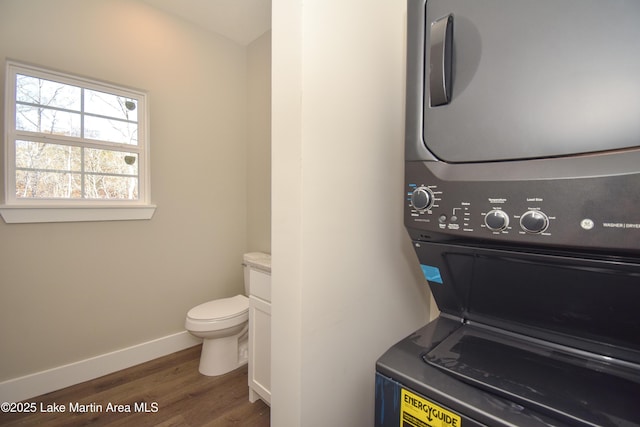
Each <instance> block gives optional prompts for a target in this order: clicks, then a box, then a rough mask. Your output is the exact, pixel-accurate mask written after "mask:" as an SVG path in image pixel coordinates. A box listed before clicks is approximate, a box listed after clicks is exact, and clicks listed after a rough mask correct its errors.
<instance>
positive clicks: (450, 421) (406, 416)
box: [400, 389, 462, 427]
mask: <svg viewBox="0 0 640 427" xmlns="http://www.w3.org/2000/svg"><path fill="white" fill-rule="evenodd" d="M400 397H401V401H400V427H462V420H461V419H460V417H459V416H458V415H456V414H454V413H453V412H451V411H447V410H446V409H444V408H443V407H441V406H438V405H436V404H435V403H433V402H430V401H428V400H427V399H425V398H423V397H421V396H418V395H416V394H413V393H411V392H410V391H408V390H405V389H402V391H401V395H400Z"/></svg>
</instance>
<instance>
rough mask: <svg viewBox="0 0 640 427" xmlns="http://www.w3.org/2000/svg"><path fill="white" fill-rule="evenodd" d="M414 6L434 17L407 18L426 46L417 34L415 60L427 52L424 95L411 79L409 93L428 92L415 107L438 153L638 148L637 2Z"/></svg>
mask: <svg viewBox="0 0 640 427" xmlns="http://www.w3.org/2000/svg"><path fill="white" fill-rule="evenodd" d="M419 3H422V4H419ZM409 8H410V9H409V14H413V13H422V14H423V15H422V16H425V14H426V20H425V21H424V22H423V23H420V22H419V20H413V19H410V20H409V25H410V27H409V38H411V37H416V38H420V37H423V40H424V43H417V42H415V41H413V40H412V42H411V43H409V47H410V50H411V49H414V48H415V49H414V52H412V51H409V53H408V57H409V67H410V68H411V66H412V65H411V64H414V65H416V64H418V65H419V62H420V61H418V62H413V61H414V59H415V56H422V55H423V56H424V61H421V62H422V63H424V70H423V73H422V76H421V78H423V85H424V92H422V91H420V90H419V88H413V86H412V82H409V84H408V90H414V89H416V90H417V92H419V93H424V99H423V101H424V103H423V105H416V104H417V103H415V104H413V105H414V106H415V107H416V108H420V109H422V114H423V121H422V132H423V134H422V136H423V140H424V144H426V148H427V149H428V150H429V151H430V152H431V153H432V154H433V155H434V156H435V157H436V158H438V159H440V160H444V161H446V162H453V163H455V162H481V161H495V160H509V159H528V158H544V157H552V156H563V155H571V154H577V153H588V152H597V151H605V150H614V149H620V148H628V147H636V146H640V120H638V118H639V117H640V78H639V77H638V76H640V54H639V53H640V51H639V48H638V46H640V2H637V1H626V0H608V1H602V0H587V1H585V0H563V1H557V0H537V1H530V0H471V1H470V0H429V1H428V2H426V4H425V2H424V0H423V1H421V2H411V3H410V5H409ZM416 9H418V10H416ZM413 27H418V28H413ZM420 30H421V31H422V34H417V33H419V32H420ZM420 49H422V52H420ZM410 74H411V72H410ZM416 74H417V73H416ZM409 77H410V79H411V76H409ZM411 108H413V107H412V104H411V102H410V103H408V109H409V110H410V109H411ZM408 115H409V117H415V116H414V115H413V112H412V111H408ZM416 119H417V117H416ZM416 121H419V120H416ZM418 126H419V124H418ZM415 133H418V132H415ZM408 134H411V132H409V133H408ZM420 142H422V141H420ZM415 160H418V159H415ZM424 160H427V159H426V158H424Z"/></svg>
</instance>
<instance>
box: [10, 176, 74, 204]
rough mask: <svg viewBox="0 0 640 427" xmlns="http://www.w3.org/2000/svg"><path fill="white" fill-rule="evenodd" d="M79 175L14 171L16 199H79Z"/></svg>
mask: <svg viewBox="0 0 640 427" xmlns="http://www.w3.org/2000/svg"><path fill="white" fill-rule="evenodd" d="M80 179H81V178H80V175H79V174H69V173H64V172H44V171H22V170H18V171H16V197H18V198H23V199H24V198H31V199H56V198H65V199H79V198H81V196H82V194H81V190H80Z"/></svg>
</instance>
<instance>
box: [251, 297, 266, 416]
mask: <svg viewBox="0 0 640 427" xmlns="http://www.w3.org/2000/svg"><path fill="white" fill-rule="evenodd" d="M258 398H260V399H262V400H264V402H265V403H267V404H268V405H270V404H271V304H269V303H267V302H265V301H263V300H261V299H260V298H256V297H255V296H253V295H252V296H250V297H249V400H250V401H251V402H255V401H256V400H257V399H258Z"/></svg>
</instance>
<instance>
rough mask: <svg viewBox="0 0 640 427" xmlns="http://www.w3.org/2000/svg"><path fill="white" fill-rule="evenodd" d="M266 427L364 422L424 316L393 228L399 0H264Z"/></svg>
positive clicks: (400, 85) (424, 299) (399, 98)
mask: <svg viewBox="0 0 640 427" xmlns="http://www.w3.org/2000/svg"><path fill="white" fill-rule="evenodd" d="M272 4H273V10H272V14H273V15H272V16H273V21H272V22H273V24H272V37H273V52H272V60H273V86H272V91H273V103H272V114H273V120H272V150H273V154H272V159H273V175H272V180H273V181H272V182H273V184H272V186H273V188H272V190H273V200H272V203H273V205H272V206H273V212H272V213H273V218H272V232H273V234H272V242H273V244H272V250H273V258H272V259H273V265H272V318H273V322H272V340H273V341H272V352H273V354H272V380H271V384H272V397H271V403H272V406H271V417H272V418H271V419H272V425H274V426H278V427H299V426H304V427H314V426H318V427H323V426H363V427H364V426H371V425H373V416H374V393H375V387H374V375H375V361H376V359H377V358H378V357H379V356H380V355H382V353H383V352H384V351H385V350H386V349H387V348H388V347H390V346H391V345H392V344H393V343H395V342H396V341H398V340H400V339H402V338H404V337H405V336H407V335H408V334H410V333H411V332H412V331H414V330H415V329H417V328H418V327H420V326H422V325H423V324H424V323H426V321H427V318H428V308H429V302H428V301H429V299H428V291H427V289H426V287H425V280H424V277H421V273H420V271H419V267H418V263H417V262H416V257H415V255H414V252H413V249H412V247H411V243H410V241H409V239H408V237H407V233H406V232H405V230H404V227H403V215H402V212H403V200H404V190H403V188H404V185H403V157H404V144H403V135H404V114H403V112H404V80H405V79H404V72H405V65H404V64H405V54H404V49H405V48H404V46H405V43H404V40H405V36H404V34H405V22H406V4H405V2H404V1H396V0H389V1H382V2H371V1H369V0H349V1H327V0H304V1H302V0H273V3H272Z"/></svg>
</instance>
